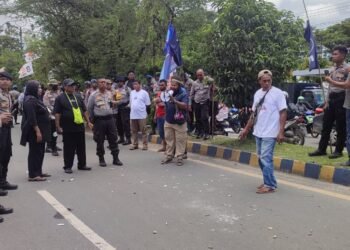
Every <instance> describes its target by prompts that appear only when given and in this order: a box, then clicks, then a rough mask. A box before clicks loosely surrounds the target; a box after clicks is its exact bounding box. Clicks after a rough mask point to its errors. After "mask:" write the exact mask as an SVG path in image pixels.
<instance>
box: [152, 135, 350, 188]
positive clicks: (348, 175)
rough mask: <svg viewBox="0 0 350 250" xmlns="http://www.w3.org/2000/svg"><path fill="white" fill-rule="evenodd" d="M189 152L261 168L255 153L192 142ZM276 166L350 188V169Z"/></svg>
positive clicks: (291, 163) (285, 162)
mask: <svg viewBox="0 0 350 250" xmlns="http://www.w3.org/2000/svg"><path fill="white" fill-rule="evenodd" d="M149 141H150V142H151V143H155V144H161V139H160V137H159V136H158V135H150V136H149ZM187 151H188V152H189V153H194V154H200V155H203V156H209V157H215V158H220V159H225V160H228V161H234V162H239V163H242V164H247V165H250V166H254V167H259V162H258V156H257V155H256V154H255V153H251V152H245V151H240V150H235V149H232V148H226V147H221V146H216V145H210V144H205V143H204V142H198V141H195V142H194V141H191V140H189V141H188V142H187ZM274 166H275V169H276V170H278V171H282V172H284V173H289V174H295V175H300V176H304V177H307V178H312V179H316V180H321V181H326V182H330V183H335V184H340V185H344V186H350V169H347V168H339V167H334V166H328V165H324V166H322V165H319V164H315V163H307V162H302V161H298V160H290V159H284V158H280V157H274Z"/></svg>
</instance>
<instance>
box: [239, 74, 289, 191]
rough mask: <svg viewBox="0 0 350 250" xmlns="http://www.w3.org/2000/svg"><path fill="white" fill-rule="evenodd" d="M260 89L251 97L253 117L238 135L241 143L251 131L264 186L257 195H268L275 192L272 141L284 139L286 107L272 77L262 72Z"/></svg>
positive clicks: (273, 145) (259, 188)
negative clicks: (252, 100) (252, 98)
mask: <svg viewBox="0 0 350 250" xmlns="http://www.w3.org/2000/svg"><path fill="white" fill-rule="evenodd" d="M258 81H259V84H260V86H261V89H259V90H258V91H257V92H256V93H255V95H254V103H253V115H252V116H251V117H250V119H249V121H248V124H247V125H246V127H245V128H244V129H243V131H242V132H241V134H240V138H241V140H243V139H245V138H246V136H247V135H248V133H249V130H250V129H251V128H252V127H254V132H253V135H254V136H255V140H256V147H257V154H258V157H259V165H260V168H261V171H262V173H263V177H264V183H263V184H262V185H260V186H259V187H258V190H257V193H258V194H265V193H272V192H275V190H276V188H277V181H276V178H275V175H274V172H273V170H274V166H273V151H274V148H275V144H276V141H277V142H278V143H282V141H283V139H284V125H285V123H286V119H287V103H286V99H285V97H284V94H283V92H282V91H281V90H280V89H278V88H276V87H273V86H272V73H271V71H270V70H262V71H260V72H259V74H258Z"/></svg>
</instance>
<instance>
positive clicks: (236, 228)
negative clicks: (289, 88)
mask: <svg viewBox="0 0 350 250" xmlns="http://www.w3.org/2000/svg"><path fill="white" fill-rule="evenodd" d="M13 141H14V157H13V158H12V161H11V166H10V171H9V179H10V181H11V182H13V183H16V184H19V189H18V190H17V191H11V192H10V194H9V196H7V197H4V198H2V197H1V198H0V203H1V204H3V205H6V206H11V207H13V208H14V209H15V213H14V214H12V215H6V216H4V218H5V222H4V223H2V224H0V249H1V250H22V249H24V250H29V249H33V250H56V249H65V250H71V249H83V250H90V249H99V248H100V249H118V250H119V249H122V250H124V249H133V250H134V249H135V250H139V249H152V250H158V249H239V250H240V249H248V250H250V249H259V250H265V249H266V250H267V249H284V250H291V249H300V250H304V249H307V250H313V249H326V250H330V249H331V250H338V249H339V250H344V249H350V237H349V232H350V216H349V210H350V190H349V188H346V187H342V186H338V185H333V184H328V183H323V182H319V181H314V180H309V179H305V178H301V177H296V176H291V175H285V174H281V173H277V177H278V180H279V183H280V185H279V189H278V191H277V192H276V193H274V194H267V195H258V194H256V193H255V187H256V186H258V185H259V184H260V183H261V175H260V172H259V170H258V169H255V168H252V167H249V166H243V165H239V164H236V163H232V162H226V161H222V160H214V159H209V158H206V157H200V156H195V155H190V159H189V160H188V161H186V164H185V165H184V166H182V167H177V166H176V165H175V164H170V165H167V166H162V165H161V164H160V161H161V159H162V157H163V155H162V154H160V153H156V152H155V151H154V149H155V148H156V147H158V146H151V149H150V150H149V151H148V152H143V151H129V150H128V149H127V148H125V147H122V151H121V160H122V161H123V162H124V166H123V167H115V166H111V165H109V166H108V167H107V168H101V167H98V166H97V165H98V161H97V157H96V156H95V144H94V143H93V141H92V140H91V136H87V150H88V163H89V166H91V167H93V170H92V171H91V172H82V171H77V170H76V169H74V173H73V174H72V175H67V174H64V173H63V170H62V165H63V160H62V157H53V156H51V155H50V154H46V157H45V162H44V170H45V171H46V172H49V173H50V174H52V175H53V176H52V178H50V181H47V182H44V183H29V182H27V181H26V177H27V174H26V166H27V164H26V158H27V150H28V149H27V148H24V147H21V146H19V145H18V141H19V129H18V127H16V128H15V129H14V131H13ZM106 158H107V161H108V162H109V163H111V160H112V159H111V156H110V155H109V154H108V155H107V156H106Z"/></svg>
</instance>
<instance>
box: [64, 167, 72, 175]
mask: <svg viewBox="0 0 350 250" xmlns="http://www.w3.org/2000/svg"><path fill="white" fill-rule="evenodd" d="M64 172H65V173H66V174H73V170H72V169H70V168H65V169H64Z"/></svg>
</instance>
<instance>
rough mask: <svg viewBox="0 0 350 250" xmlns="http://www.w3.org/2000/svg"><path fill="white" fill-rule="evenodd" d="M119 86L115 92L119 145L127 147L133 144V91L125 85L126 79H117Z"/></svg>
mask: <svg viewBox="0 0 350 250" xmlns="http://www.w3.org/2000/svg"><path fill="white" fill-rule="evenodd" d="M116 82H117V85H116V87H115V92H114V96H113V97H114V100H115V101H116V104H117V108H118V113H117V130H118V134H119V141H118V143H122V144H123V145H124V146H125V145H130V144H131V132H130V93H131V89H130V88H129V87H128V86H127V85H126V84H125V77H122V76H120V77H117V79H116Z"/></svg>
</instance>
